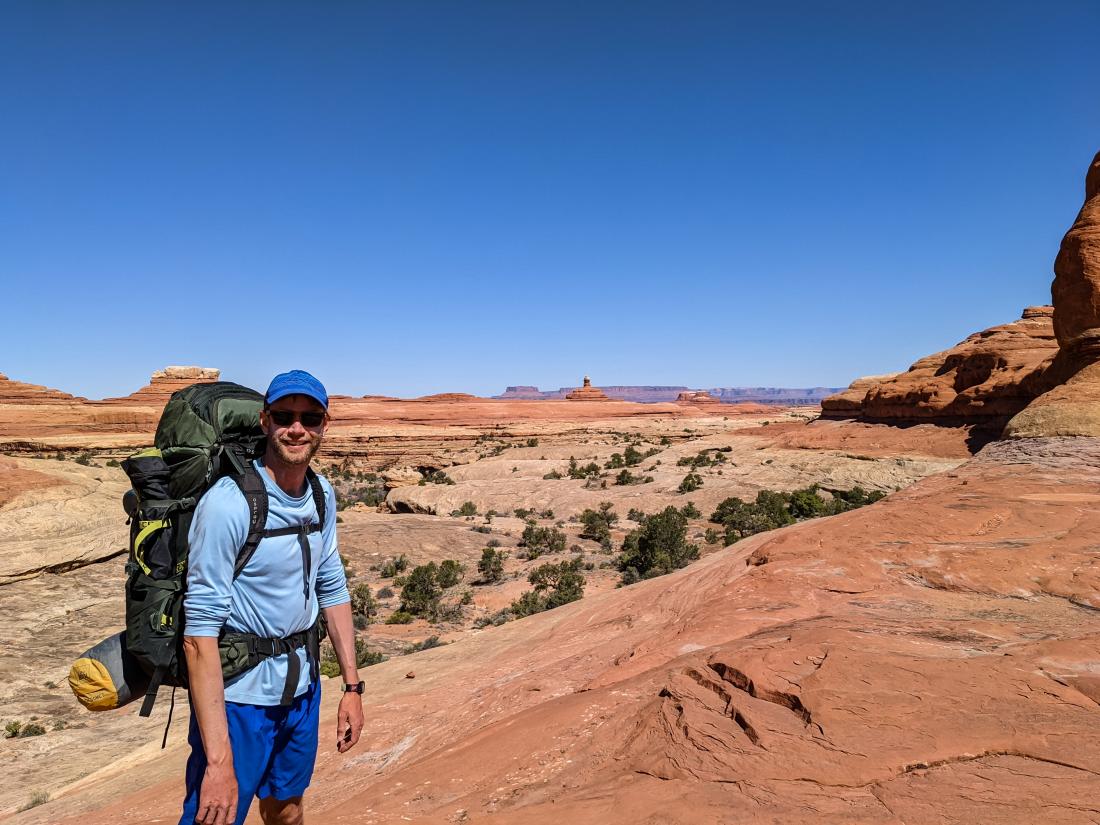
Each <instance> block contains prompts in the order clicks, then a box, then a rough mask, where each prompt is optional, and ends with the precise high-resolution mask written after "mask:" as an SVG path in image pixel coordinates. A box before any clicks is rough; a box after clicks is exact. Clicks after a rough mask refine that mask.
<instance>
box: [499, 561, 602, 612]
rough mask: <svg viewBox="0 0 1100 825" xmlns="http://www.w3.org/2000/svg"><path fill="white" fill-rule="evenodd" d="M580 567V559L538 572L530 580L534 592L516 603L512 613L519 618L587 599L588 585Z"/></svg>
mask: <svg viewBox="0 0 1100 825" xmlns="http://www.w3.org/2000/svg"><path fill="white" fill-rule="evenodd" d="M581 564H582V561H581V559H580V558H575V559H572V560H571V561H563V562H559V563H557V564H543V565H540V566H539V567H537V568H535V569H534V570H533V571H531V574H530V575H529V576H528V577H527V581H528V582H530V583H531V585H532V586H533V587H534V589H533V590H528V591H527V592H526V593H524V594H523V595H522V596H520V597H519V598H518V599H516V600H515V601H513V602H512V604H511V606H510V607H509V610H510V611H511V612H512V614H513V615H514V616H516V617H517V618H520V617H523V616H530V615H531V614H533V613H540V612H542V611H543V610H552V609H553V608H555V607H560V606H561V605H563V604H568V603H569V602H573V601H576V600H577V599H580V598H581V597H583V596H584V585H585V579H584V574H583V573H581V572H580V569H581Z"/></svg>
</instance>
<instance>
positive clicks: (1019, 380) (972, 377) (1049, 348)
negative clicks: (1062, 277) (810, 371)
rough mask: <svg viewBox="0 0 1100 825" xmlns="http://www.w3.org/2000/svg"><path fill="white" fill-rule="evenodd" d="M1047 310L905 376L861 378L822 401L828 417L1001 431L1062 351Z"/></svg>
mask: <svg viewBox="0 0 1100 825" xmlns="http://www.w3.org/2000/svg"><path fill="white" fill-rule="evenodd" d="M1053 316H1054V310H1053V308H1052V307H1049V306H1036V307H1028V308H1027V309H1025V310H1024V312H1023V315H1022V316H1021V317H1020V320H1018V321H1013V322H1012V323H1009V324H1001V325H1000V326H995V327H991V328H989V329H986V330H983V331H981V332H977V333H975V334H973V335H971V336H970V337H968V338H967V339H966V340H964V341H962V342H960V343H959V344H956V345H955V346H954V347H952V348H951V349H948V350H944V351H943V352H938V353H936V354H934V355H929V356H926V357H924V358H921V359H920V360H919V361H917V362H916V363H915V364H913V365H912V366H911V367H910V368H909V369H908V370H907V371H906V372H902V373H897V374H895V375H888V376H879V377H871V378H860V379H858V380H856V381H854V382H852V385H851V386H850V387H849V388H848V389H847V390H845V391H843V392H841V393H838V394H837V395H834V396H831V397H829V398H826V399H825V400H824V401H822V403H821V409H822V416H823V417H825V418H858V419H860V420H862V421H874V422H885V423H891V424H912V423H922V422H932V423H937V424H946V425H951V426H956V425H964V424H976V425H980V426H984V427H987V428H994V429H1000V428H1001V427H1003V426H1004V425H1005V423H1006V422H1007V421H1008V420H1009V419H1010V418H1011V417H1012V416H1013V415H1015V414H1016V413H1018V412H1019V411H1020V410H1022V409H1023V408H1024V407H1025V406H1027V404H1028V403H1029V402H1030V401H1031V400H1032V399H1034V398H1035V396H1036V395H1038V394H1039V393H1040V392H1041V391H1042V389H1043V388H1044V383H1043V382H1044V381H1045V380H1046V372H1047V370H1048V369H1049V368H1050V366H1051V363H1052V362H1053V360H1054V357H1055V355H1057V353H1058V341H1057V340H1056V338H1055V335H1054V327H1053V324H1052V319H1053Z"/></svg>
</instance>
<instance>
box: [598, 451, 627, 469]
mask: <svg viewBox="0 0 1100 825" xmlns="http://www.w3.org/2000/svg"><path fill="white" fill-rule="evenodd" d="M623 466H625V463H624V461H623V455H622V453H612V454H611V458H610V460H608V461H607V462H605V463H604V465H603V468H604V469H605V470H617V469H619V468H620V467H623Z"/></svg>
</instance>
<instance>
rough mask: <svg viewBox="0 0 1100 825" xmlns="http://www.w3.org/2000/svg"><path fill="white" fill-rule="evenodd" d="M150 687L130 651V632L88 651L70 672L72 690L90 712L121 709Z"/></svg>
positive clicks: (146, 677) (115, 636)
mask: <svg viewBox="0 0 1100 825" xmlns="http://www.w3.org/2000/svg"><path fill="white" fill-rule="evenodd" d="M148 686H149V676H148V674H146V673H145V671H144V670H142V668H141V665H140V664H139V663H138V661H137V660H136V659H135V658H134V657H133V656H131V655H130V652H129V651H128V650H127V649H126V631H122V632H120V633H116V634H114V635H113V636H108V637H107V638H106V639H104V640H103V641H102V642H100V643H99V644H97V645H95V646H94V647H91V648H89V649H88V650H86V651H84V653H82V654H81V656H80V658H79V659H77V660H76V661H75V662H73V666H72V668H70V670H69V687H70V688H72V691H73V694H74V695H75V696H76V698H77V700H79V702H80V704H82V705H83V706H84V707H86V708H87V709H88V710H114V709H115V708H120V707H122V706H123V705H126V704H129V703H130V702H132V701H133V700H134V699H137V698H138V697H139V696H142V695H144V694H145V689H146V688H147V687H148Z"/></svg>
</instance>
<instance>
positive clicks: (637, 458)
mask: <svg viewBox="0 0 1100 825" xmlns="http://www.w3.org/2000/svg"><path fill="white" fill-rule="evenodd" d="M643 458H645V456H644V455H643V454H642V453H641V452H639V451H638V450H636V449H634V445H630V446H629V447H627V448H626V449H625V450H624V451H623V463H625V464H626V466H627V467H634V466H636V465H638V464H641V463H642V459H643Z"/></svg>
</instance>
